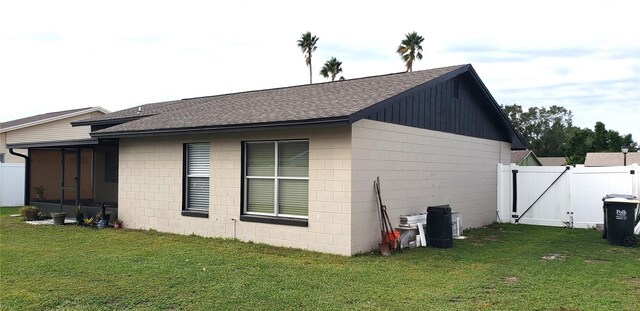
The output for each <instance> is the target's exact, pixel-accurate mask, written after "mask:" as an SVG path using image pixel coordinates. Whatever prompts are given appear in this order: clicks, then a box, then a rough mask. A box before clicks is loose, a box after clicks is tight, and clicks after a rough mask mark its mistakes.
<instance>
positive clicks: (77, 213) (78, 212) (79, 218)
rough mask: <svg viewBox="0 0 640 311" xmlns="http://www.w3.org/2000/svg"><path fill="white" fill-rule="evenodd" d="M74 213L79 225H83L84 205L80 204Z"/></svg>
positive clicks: (74, 209)
mask: <svg viewBox="0 0 640 311" xmlns="http://www.w3.org/2000/svg"><path fill="white" fill-rule="evenodd" d="M73 213H74V214H75V216H76V223H77V224H78V225H82V220H83V219H84V212H83V211H82V205H80V204H78V205H76V206H75V207H74V208H73Z"/></svg>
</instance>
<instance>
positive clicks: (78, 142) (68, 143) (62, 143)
mask: <svg viewBox="0 0 640 311" xmlns="http://www.w3.org/2000/svg"><path fill="white" fill-rule="evenodd" d="M98 143H99V141H98V139H97V138H86V139H73V140H57V141H41V142H31V143H19V144H7V148H11V149H28V148H53V147H72V146H86V145H97V144H98Z"/></svg>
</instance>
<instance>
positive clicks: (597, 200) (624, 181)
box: [497, 164, 640, 228]
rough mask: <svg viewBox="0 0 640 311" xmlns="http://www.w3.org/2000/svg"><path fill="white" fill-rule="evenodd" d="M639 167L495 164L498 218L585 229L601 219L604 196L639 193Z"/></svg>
mask: <svg viewBox="0 0 640 311" xmlns="http://www.w3.org/2000/svg"><path fill="white" fill-rule="evenodd" d="M637 169H638V166H637V165H636V164H634V165H630V166H626V167H625V166H619V167H562V166H557V167H556V166H517V165H515V164H511V165H510V166H508V165H501V164H499V165H498V213H497V216H498V221H499V222H511V223H521V224H532V225H544V226H558V227H561V226H566V227H578V228H589V227H594V226H595V225H597V224H602V223H603V215H602V197H604V196H605V195H607V194H611V193H617V194H632V195H635V196H638V195H639V193H640V183H639V182H638V174H636V172H637Z"/></svg>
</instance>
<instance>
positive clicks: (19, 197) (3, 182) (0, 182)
mask: <svg viewBox="0 0 640 311" xmlns="http://www.w3.org/2000/svg"><path fill="white" fill-rule="evenodd" d="M22 204H24V164H23V163H0V206H19V205H22Z"/></svg>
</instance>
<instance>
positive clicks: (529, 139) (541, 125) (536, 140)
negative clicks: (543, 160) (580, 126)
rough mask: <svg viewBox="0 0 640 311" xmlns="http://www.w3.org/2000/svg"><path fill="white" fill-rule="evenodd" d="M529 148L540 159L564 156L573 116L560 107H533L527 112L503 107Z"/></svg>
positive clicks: (520, 107)
mask: <svg viewBox="0 0 640 311" xmlns="http://www.w3.org/2000/svg"><path fill="white" fill-rule="evenodd" d="M502 109H503V110H504V112H505V113H506V114H507V116H508V117H509V119H510V120H511V123H513V125H514V127H515V128H516V130H517V131H518V133H520V135H522V137H523V138H524V140H525V142H526V144H527V146H528V147H529V149H530V150H533V151H534V152H535V153H536V155H537V156H539V157H559V156H564V155H563V152H562V148H563V144H564V143H565V142H567V141H568V140H569V136H568V134H569V131H568V129H570V128H572V127H573V125H572V120H573V115H572V114H571V111H570V110H567V109H565V108H564V107H560V106H551V107H549V108H548V109H547V108H545V107H542V108H538V107H531V108H529V109H528V110H527V111H523V110H522V106H520V105H517V104H513V105H507V106H504V107H502Z"/></svg>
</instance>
